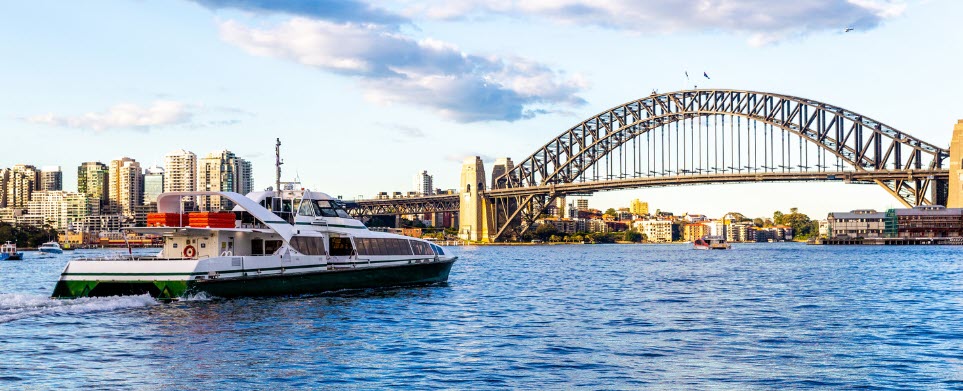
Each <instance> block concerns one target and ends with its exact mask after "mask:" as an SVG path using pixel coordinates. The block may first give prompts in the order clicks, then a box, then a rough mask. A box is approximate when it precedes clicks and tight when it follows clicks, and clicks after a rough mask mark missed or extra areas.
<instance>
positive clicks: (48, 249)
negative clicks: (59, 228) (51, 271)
mask: <svg viewBox="0 0 963 391" xmlns="http://www.w3.org/2000/svg"><path fill="white" fill-rule="evenodd" d="M37 251H40V252H42V253H44V254H63V253H64V250H63V248H61V247H60V243H57V242H47V243H44V244H41V245H40V247H37Z"/></svg>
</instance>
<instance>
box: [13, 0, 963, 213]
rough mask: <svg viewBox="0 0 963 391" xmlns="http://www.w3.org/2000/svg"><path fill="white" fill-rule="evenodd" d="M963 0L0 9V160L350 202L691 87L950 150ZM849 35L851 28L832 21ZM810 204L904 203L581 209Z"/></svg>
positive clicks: (834, 198) (720, 209) (754, 196)
mask: <svg viewBox="0 0 963 391" xmlns="http://www.w3.org/2000/svg"><path fill="white" fill-rule="evenodd" d="M961 14H963V2H956V1H905V2H903V1H883V0H876V1H874V0H849V1H842V0H812V1H805V2H771V1H765V0H725V1H723V0H718V1H715V0H702V1H665V0H662V1H648V0H639V1H622V0H607V1H594V2H588V1H580V0H556V1H539V0H532V1H511V0H499V1H475V0H469V1H463V2H458V1H431V0H428V1H414V0H402V1H396V2H387V1H383V2H364V1H361V0H346V1H331V0H315V1H289V2H273V1H268V0H195V1H184V0H173V1H170V0H169V1H154V0H124V1H110V0H104V1H101V0H94V1H85V2H62V1H43V0H39V1H20V2H18V1H5V2H2V3H0V58H2V59H3V61H2V62H0V64H2V68H0V69H2V72H0V135H2V136H3V137H2V140H0V145H3V147H4V148H3V151H4V152H3V153H2V154H0V167H10V166H13V165H14V164H21V163H23V164H33V165H36V166H50V165H59V166H62V167H63V170H64V184H65V186H64V187H65V190H75V189H76V167H77V166H78V165H79V164H80V163H81V162H85V161H102V162H105V163H106V162H107V161H109V160H112V159H117V158H119V157H122V156H128V157H132V158H134V159H136V160H138V161H140V162H141V163H142V165H144V166H145V167H146V166H150V165H154V164H163V158H164V155H165V154H167V153H169V152H171V151H174V150H177V149H187V150H190V151H193V152H195V153H197V154H198V155H199V156H204V155H206V154H208V153H211V152H215V151H220V150H222V149H229V150H231V151H233V152H235V153H236V154H237V155H238V156H240V157H243V158H246V159H249V160H251V161H252V163H253V165H254V181H255V187H256V188H264V187H267V186H270V185H271V183H273V181H274V174H273V170H274V167H273V163H274V161H273V160H274V156H273V154H274V140H275V138H280V139H281V142H282V143H283V145H282V154H283V159H284V161H285V164H284V166H283V169H284V177H285V180H289V179H292V178H294V177H295V176H296V177H298V178H299V179H300V180H301V182H302V183H303V184H305V185H306V186H307V187H309V188H311V189H317V190H321V191H324V192H327V193H329V194H332V195H341V196H343V197H344V198H346V199H351V198H356V197H357V196H359V195H361V196H364V197H371V196H373V195H374V194H376V193H377V192H379V191H389V192H390V191H409V190H413V189H412V186H413V185H412V181H413V177H414V175H415V174H416V173H418V172H421V171H422V170H427V171H428V172H429V173H430V174H432V175H434V178H435V185H436V187H440V188H445V189H447V188H455V187H457V186H458V181H459V171H460V164H461V161H462V160H463V159H464V158H465V157H468V156H481V157H482V158H483V159H484V160H485V162H486V163H487V164H488V167H487V168H488V169H489V170H490V167H491V162H492V161H493V160H494V159H495V158H497V157H511V158H513V159H514V160H515V161H521V160H523V159H524V158H525V157H527V156H528V155H530V154H531V153H532V152H534V151H535V150H536V149H538V148H540V147H541V146H542V145H543V144H544V143H545V142H547V141H549V140H550V139H552V138H554V137H556V136H557V135H558V134H560V133H562V132H563V131H565V130H567V129H568V128H570V127H572V126H574V125H575V124H577V123H579V122H581V121H582V120H584V119H586V118H589V117H591V116H593V115H595V114H597V113H599V112H602V111H604V110H606V109H608V108H610V107H613V106H616V105H619V104H621V103H624V102H627V101H630V100H633V99H637V98H640V97H643V96H646V95H648V94H649V92H650V91H652V90H654V89H657V90H659V91H662V92H668V91H675V90H681V89H686V88H689V87H691V86H690V85H689V84H692V83H693V82H692V81H688V82H687V80H686V78H685V75H684V73H685V72H688V73H689V74H690V75H692V76H695V75H702V73H703V72H705V73H706V74H709V75H711V77H712V78H711V80H706V79H702V80H700V81H699V82H698V83H699V87H700V88H732V89H745V90H755V91H764V92H774V93H783V94H789V95H794V96H800V97H805V98H809V99H814V100H818V101H821V102H826V103H829V104H832V105H836V106H840V107H844V108H847V109H849V110H852V111H855V112H858V113H861V114H864V115H866V116H869V117H871V118H874V119H877V120H879V121H882V122H884V123H886V124H888V125H890V126H892V127H894V128H896V129H899V130H901V131H904V132H906V133H909V134H911V135H913V136H915V137H918V138H920V139H922V140H925V141H927V142H930V143H933V144H936V145H939V146H948V145H949V141H950V136H951V132H952V129H953V125H954V124H955V123H956V121H957V120H958V119H961V118H963V94H961V93H960V91H961V90H963V77H961V75H960V67H959V64H961V63H963V61H961V60H963V58H961V56H963V30H961V29H959V28H957V27H956V26H957V23H956V19H957V16H958V15H961ZM846 27H853V28H854V30H853V31H851V32H845V33H844V32H843V30H844V29H845V28H846ZM636 198H638V199H641V200H643V201H647V202H649V204H650V209H652V210H655V209H661V210H663V211H672V212H674V213H677V214H682V213H686V212H690V213H705V214H709V215H719V216H721V215H722V214H724V213H726V212H729V211H738V212H741V213H743V214H746V215H750V216H771V215H772V212H773V211H775V210H782V211H788V209H789V208H791V207H797V208H799V210H800V211H801V212H803V213H807V214H809V215H810V216H812V217H824V216H825V215H826V213H828V212H830V211H846V210H851V209H856V208H875V209H884V208H887V207H894V206H899V204H898V202H897V200H896V199H895V198H893V197H892V196H890V195H889V194H888V193H886V192H885V191H884V190H883V189H882V188H880V187H879V186H876V185H852V184H842V183H780V184H771V183H770V184H727V185H705V186H686V187H667V188H657V189H636V190H623V191H614V192H603V193H597V194H595V195H593V196H591V197H590V199H589V204H590V206H592V207H597V208H602V209H605V208H608V207H627V206H628V204H629V202H630V201H631V200H632V199H636Z"/></svg>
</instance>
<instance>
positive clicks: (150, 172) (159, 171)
mask: <svg viewBox="0 0 963 391" xmlns="http://www.w3.org/2000/svg"><path fill="white" fill-rule="evenodd" d="M163 192H164V169H163V168H162V167H157V166H154V167H150V168H148V169H147V171H146V172H145V173H144V205H149V204H151V203H154V202H157V196H158V195H160V193H163Z"/></svg>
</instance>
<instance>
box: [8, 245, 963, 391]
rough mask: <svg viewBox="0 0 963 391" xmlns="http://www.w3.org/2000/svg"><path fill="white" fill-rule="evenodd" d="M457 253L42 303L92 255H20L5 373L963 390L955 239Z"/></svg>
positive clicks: (64, 384)
mask: <svg viewBox="0 0 963 391" xmlns="http://www.w3.org/2000/svg"><path fill="white" fill-rule="evenodd" d="M451 251H452V252H454V253H456V254H457V255H459V256H461V259H460V260H459V261H458V263H456V264H455V267H454V268H453V270H452V274H451V278H450V281H449V284H448V285H447V286H434V287H424V288H413V289H387V290H369V291H356V292H341V293H335V294H327V295H317V296H305V297H285V298H269V299H236V300H216V299H215V300H196V301H187V302H177V303H158V302H155V301H154V300H152V299H150V298H147V297H126V298H97V299H79V300H50V299H47V295H49V293H50V292H51V290H52V288H53V285H54V281H55V280H56V278H57V276H58V274H59V273H60V271H61V269H62V267H63V266H64V264H65V263H66V261H67V259H69V258H70V257H76V256H81V255H84V253H82V252H80V251H77V252H67V253H65V254H63V255H62V256H55V257H50V258H44V259H38V258H36V257H37V256H38V255H37V254H36V253H27V260H26V261H23V262H3V263H0V281H2V284H0V388H9V389H33V388H40V389H52V388H66V389H76V388H81V387H94V388H111V389H115V388H134V389H165V390H166V389H268V388H270V389H303V388H326V389H339V388H347V389H358V388H362V389H385V388H391V389H397V388H420V389H423V388H447V389H506V388H510V389H519V388H521V389H558V388H565V389H570V388H579V389H651V388H662V389H707V388H712V389H719V388H724V389H772V388H831V389H839V388H853V387H865V388H871V389H872V388H879V389H889V388H902V389H954V388H955V389H963V247H950V246H946V247H869V246H865V247H830V246H805V245H800V244H754V245H739V244H736V245H734V247H733V249H732V250H731V251H694V250H690V249H689V247H688V246H684V245H580V246H519V247H462V248H452V249H451ZM86 254H87V255H89V254H90V253H89V252H88V253H86Z"/></svg>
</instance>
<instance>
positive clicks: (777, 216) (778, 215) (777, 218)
mask: <svg viewBox="0 0 963 391" xmlns="http://www.w3.org/2000/svg"><path fill="white" fill-rule="evenodd" d="M782 218H783V214H782V212H780V211H778V210H777V211H775V212H774V213H773V214H772V222H773V223H774V224H775V225H782V224H784V222H783V221H782Z"/></svg>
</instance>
